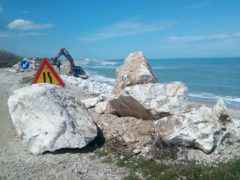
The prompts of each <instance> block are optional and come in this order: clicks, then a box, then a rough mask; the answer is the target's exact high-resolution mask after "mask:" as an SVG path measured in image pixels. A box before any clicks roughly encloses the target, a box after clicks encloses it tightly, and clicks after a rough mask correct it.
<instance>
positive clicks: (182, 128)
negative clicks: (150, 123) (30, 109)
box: [155, 100, 232, 153]
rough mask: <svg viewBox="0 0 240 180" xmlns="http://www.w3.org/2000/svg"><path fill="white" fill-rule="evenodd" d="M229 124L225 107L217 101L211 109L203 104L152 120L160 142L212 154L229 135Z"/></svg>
mask: <svg viewBox="0 0 240 180" xmlns="http://www.w3.org/2000/svg"><path fill="white" fill-rule="evenodd" d="M228 123H232V121H231V118H230V117H229V115H228V113H227V109H226V106H225V104H224V102H223V101H222V100H219V101H218V102H217V104H216V105H215V106H214V108H209V107H207V106H205V105H203V106H201V107H200V108H199V109H195V108H192V109H191V110H188V111H187V112H184V113H179V114H176V115H172V116H169V117H164V118H162V119H159V120H157V121H155V131H156V133H157V134H158V135H160V136H161V138H162V139H163V141H165V142H166V143H169V144H173V145H182V146H186V147H188V146H193V147H197V148H199V149H201V150H203V151H204V152H205V153H211V152H212V151H213V150H214V148H215V147H216V146H217V145H218V144H219V143H220V142H221V141H222V140H223V139H224V138H226V137H227V136H228V135H229V132H228V129H227V124H228Z"/></svg>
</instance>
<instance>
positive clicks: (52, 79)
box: [32, 58, 65, 87]
mask: <svg viewBox="0 0 240 180" xmlns="http://www.w3.org/2000/svg"><path fill="white" fill-rule="evenodd" d="M38 83H50V84H56V85H60V86H62V87H65V83H64V82H63V81H62V79H61V78H60V76H59V75H58V74H57V72H56V71H55V69H54V67H53V66H52V65H51V64H50V63H49V61H48V60H47V58H43V60H42V63H41V65H40V66H39V68H38V71H37V73H36V74H35V76H34V78H33V81H32V84H38Z"/></svg>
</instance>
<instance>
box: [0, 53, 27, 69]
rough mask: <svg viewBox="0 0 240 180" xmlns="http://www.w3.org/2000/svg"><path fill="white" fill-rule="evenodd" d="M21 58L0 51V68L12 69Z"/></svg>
mask: <svg viewBox="0 0 240 180" xmlns="http://www.w3.org/2000/svg"><path fill="white" fill-rule="evenodd" d="M21 59H22V57H20V56H17V55H15V54H13V53H10V52H7V51H3V50H0V67H12V66H13V65H14V64H17V63H18V62H19V61H20V60H21Z"/></svg>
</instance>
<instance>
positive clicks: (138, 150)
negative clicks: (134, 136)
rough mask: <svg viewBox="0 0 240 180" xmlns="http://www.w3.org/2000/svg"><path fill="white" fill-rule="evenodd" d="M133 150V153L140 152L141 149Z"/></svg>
mask: <svg viewBox="0 0 240 180" xmlns="http://www.w3.org/2000/svg"><path fill="white" fill-rule="evenodd" d="M133 152H134V153H135V154H139V153H141V150H140V149H134V150H133Z"/></svg>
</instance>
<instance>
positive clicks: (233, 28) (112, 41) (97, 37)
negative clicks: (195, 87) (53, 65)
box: [0, 0, 240, 59]
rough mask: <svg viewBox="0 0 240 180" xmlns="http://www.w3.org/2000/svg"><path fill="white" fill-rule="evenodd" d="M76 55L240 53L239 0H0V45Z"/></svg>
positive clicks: (22, 52)
mask: <svg viewBox="0 0 240 180" xmlns="http://www.w3.org/2000/svg"><path fill="white" fill-rule="evenodd" d="M61 47H65V48H66V49H67V50H68V51H69V52H70V53H71V54H72V56H73V58H74V59H79V58H100V59H113V58H125V57H126V56H127V55H128V54H129V53H131V52H135V51H142V52H143V53H144V54H145V55H146V56H147V58H178V57H180V58H181V57H232V56H234V57H236V56H238V57H239V56H240V0H206V1H205V0H202V1H201V0H198V1H197V0H121V1H120V0H119V1H117V0H85V1H83V0H78V1H77V0H68V1H59V0H58V1H57V0H21V1H19V0H7V1H6V0H0V49H4V50H8V51H12V52H15V53H17V54H19V55H23V56H39V57H44V56H47V57H54V56H55V55H56V53H57V51H58V50H59V49H60V48H61Z"/></svg>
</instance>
